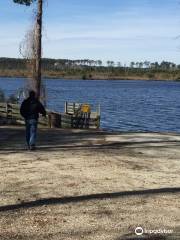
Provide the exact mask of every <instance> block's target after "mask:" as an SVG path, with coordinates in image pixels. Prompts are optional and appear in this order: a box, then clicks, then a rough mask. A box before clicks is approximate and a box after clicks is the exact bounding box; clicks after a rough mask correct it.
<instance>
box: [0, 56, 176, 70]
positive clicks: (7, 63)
mask: <svg viewBox="0 0 180 240" xmlns="http://www.w3.org/2000/svg"><path fill="white" fill-rule="evenodd" d="M26 67H27V62H26V60H25V59H19V58H0V69H17V70H20V69H26ZM83 67H84V68H86V67H87V68H129V69H157V70H180V64H179V65H178V64H175V63H173V62H168V61H162V62H161V63H158V62H149V61H144V62H131V63H130V64H129V65H126V64H123V63H121V62H120V61H118V62H114V61H110V60H108V61H106V63H103V62H102V61H101V60H90V59H82V60H69V59H49V58H44V59H42V69H43V70H61V69H67V68H70V69H71V68H72V69H76V68H77V69H78V68H83Z"/></svg>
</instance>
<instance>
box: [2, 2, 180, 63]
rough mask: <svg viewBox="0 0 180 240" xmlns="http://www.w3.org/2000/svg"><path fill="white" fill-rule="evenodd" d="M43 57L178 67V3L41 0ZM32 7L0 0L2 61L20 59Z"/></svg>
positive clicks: (179, 16) (179, 54)
mask: <svg viewBox="0 0 180 240" xmlns="http://www.w3.org/2000/svg"><path fill="white" fill-rule="evenodd" d="M44 1H45V3H44V16H43V20H44V24H43V57H48V58H68V59H87V58H88V59H94V60H98V59H101V60H103V61H104V62H105V61H107V60H112V61H116V62H121V63H122V64H128V63H130V62H131V61H135V62H137V61H145V60H147V61H151V62H154V61H159V62H161V61H162V60H166V61H172V62H175V63H180V0H44ZM35 7H36V5H35V4H33V5H32V6H31V7H26V6H21V5H18V4H15V3H13V0H1V1H0V10H1V11H0V30H1V31H0V57H21V55H20V52H19V45H20V43H21V42H22V40H23V39H24V36H25V34H26V32H27V30H28V29H29V28H30V27H31V25H32V23H33V16H34V10H33V9H35Z"/></svg>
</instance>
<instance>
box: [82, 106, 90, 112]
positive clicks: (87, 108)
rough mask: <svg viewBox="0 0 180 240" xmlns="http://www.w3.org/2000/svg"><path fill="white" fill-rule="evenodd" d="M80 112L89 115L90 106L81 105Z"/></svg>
mask: <svg viewBox="0 0 180 240" xmlns="http://www.w3.org/2000/svg"><path fill="white" fill-rule="evenodd" d="M81 111H82V112H83V113H90V112H91V107H90V105H89V104H83V105H82V106H81Z"/></svg>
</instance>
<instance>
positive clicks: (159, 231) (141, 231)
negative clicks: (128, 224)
mask: <svg viewBox="0 0 180 240" xmlns="http://www.w3.org/2000/svg"><path fill="white" fill-rule="evenodd" d="M144 233H145V234H172V233H173V230H172V229H161V228H160V229H153V230H147V229H146V228H144V229H143V228H142V227H137V228H135V234H136V235H137V236H141V235H143V234H144Z"/></svg>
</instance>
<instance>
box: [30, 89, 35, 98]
mask: <svg viewBox="0 0 180 240" xmlns="http://www.w3.org/2000/svg"><path fill="white" fill-rule="evenodd" d="M29 97H30V98H36V93H35V91H33V90H31V91H29Z"/></svg>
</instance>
